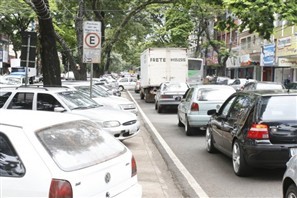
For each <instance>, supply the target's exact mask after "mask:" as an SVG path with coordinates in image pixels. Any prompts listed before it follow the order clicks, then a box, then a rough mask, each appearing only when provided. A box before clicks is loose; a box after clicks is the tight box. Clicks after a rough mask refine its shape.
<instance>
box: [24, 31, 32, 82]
mask: <svg viewBox="0 0 297 198" xmlns="http://www.w3.org/2000/svg"><path fill="white" fill-rule="evenodd" d="M30 41H31V35H30V34H29V35H28V46H27V61H26V71H25V87H27V85H28V66H29V55H30Z"/></svg>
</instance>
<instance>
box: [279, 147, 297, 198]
mask: <svg viewBox="0 0 297 198" xmlns="http://www.w3.org/2000/svg"><path fill="white" fill-rule="evenodd" d="M293 149H295V150H296V148H292V150H293ZM296 164H297V155H296V153H295V155H294V156H293V157H291V158H290V160H289V161H288V162H287V169H286V171H285V173H284V176H283V180H282V192H283V197H285V198H291V197H297V166H296Z"/></svg>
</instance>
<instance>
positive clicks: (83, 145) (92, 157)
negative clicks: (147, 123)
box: [36, 120, 126, 171]
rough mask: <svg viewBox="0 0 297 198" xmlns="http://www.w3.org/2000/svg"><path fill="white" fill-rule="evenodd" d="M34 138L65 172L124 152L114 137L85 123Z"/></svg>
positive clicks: (60, 127)
mask: <svg viewBox="0 0 297 198" xmlns="http://www.w3.org/2000/svg"><path fill="white" fill-rule="evenodd" d="M36 135H37V137H38V139H39V140H40V142H41V143H42V145H43V146H44V147H45V148H46V150H47V152H48V153H49V154H50V156H51V157H52V158H53V160H54V161H55V163H56V164H57V165H58V166H59V167H60V168H61V169H62V170H64V171H74V170H78V169H82V168H85V167H89V166H93V165H96V164H99V163H102V162H105V161H108V160H110V159H112V158H115V157H116V156H119V155H121V154H122V153H124V152H126V148H125V147H124V146H123V145H122V144H121V143H120V141H115V140H114V137H113V136H111V135H110V134H108V133H106V132H102V131H101V130H100V129H99V128H98V125H97V124H95V123H93V122H91V121H88V120H80V121H76V122H68V123H66V124H62V125H56V126H51V127H49V128H46V129H42V130H40V131H38V132H37V133H36Z"/></svg>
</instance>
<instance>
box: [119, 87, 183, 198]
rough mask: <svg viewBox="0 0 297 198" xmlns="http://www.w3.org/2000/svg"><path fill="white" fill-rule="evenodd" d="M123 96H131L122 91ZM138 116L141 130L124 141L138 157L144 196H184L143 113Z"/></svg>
mask: <svg viewBox="0 0 297 198" xmlns="http://www.w3.org/2000/svg"><path fill="white" fill-rule="evenodd" d="M122 96H123V97H127V98H129V96H128V94H127V93H126V92H122ZM129 99H130V98H129ZM138 116H139V119H140V122H141V126H142V128H141V132H140V133H139V134H138V135H137V136H135V137H133V138H131V139H127V140H125V141H123V143H124V144H125V145H126V146H127V147H128V148H129V149H130V150H131V151H132V153H133V154H134V157H135V159H136V163H137V172H138V174H137V175H138V180H139V183H140V184H141V185H142V190H143V196H142V197H144V198H146V197H147V198H151V197H154V198H163V197H166V198H167V197H170V198H181V197H184V196H183V195H182V193H181V190H180V189H179V187H178V184H176V183H175V179H174V178H173V176H172V174H171V173H170V171H169V170H168V166H167V164H166V162H165V161H164V159H163V158H162V155H161V154H160V152H159V151H158V149H157V147H156V146H155V144H154V141H153V139H152V137H151V135H150V133H149V131H148V130H147V129H146V128H145V127H144V126H145V125H144V123H143V119H142V117H141V115H138Z"/></svg>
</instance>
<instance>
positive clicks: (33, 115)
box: [0, 110, 142, 198]
mask: <svg viewBox="0 0 297 198" xmlns="http://www.w3.org/2000/svg"><path fill="white" fill-rule="evenodd" d="M0 120H1V122H0V129H1V130H0V131H1V132H0V181H1V185H0V195H1V197H50V198H53V197H69V198H81V197H94V198H95V197H115V198H117V197H136V198H140V197H141V196H142V186H141V185H140V184H139V183H138V178H137V167H136V161H135V159H134V157H133V155H132V153H131V151H130V150H129V149H128V148H127V147H126V146H125V145H124V144H122V143H121V142H120V141H117V140H116V139H115V138H113V137H112V136H111V135H109V134H108V133H106V132H105V131H103V130H100V129H99V128H98V126H97V124H96V123H94V122H92V121H90V120H89V119H87V118H85V117H82V116H78V115H70V114H59V113H53V112H42V111H29V110H0Z"/></svg>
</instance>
